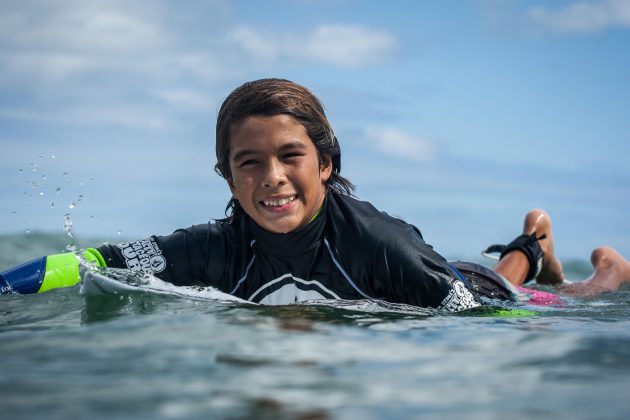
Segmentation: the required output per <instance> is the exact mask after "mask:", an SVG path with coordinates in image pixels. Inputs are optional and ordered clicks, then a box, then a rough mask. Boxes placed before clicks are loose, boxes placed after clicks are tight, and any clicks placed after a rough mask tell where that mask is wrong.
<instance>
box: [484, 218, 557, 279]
mask: <svg viewBox="0 0 630 420" xmlns="http://www.w3.org/2000/svg"><path fill="white" fill-rule="evenodd" d="M523 233H524V234H526V235H531V234H532V233H536V235H537V236H542V235H546V236H545V238H544V239H540V240H539V241H538V243H539V244H540V247H541V249H542V251H543V264H542V269H541V271H540V273H539V274H538V276H537V277H536V281H537V282H538V283H541V284H560V283H562V280H563V279H564V273H563V271H562V264H561V263H560V260H558V258H556V256H555V254H554V252H553V234H552V230H551V218H550V217H549V215H548V214H547V212H545V211H544V210H540V209H534V210H531V211H530V212H529V213H527V216H525V221H524V223H523ZM494 271H496V272H497V273H499V274H501V275H503V277H505V278H506V279H508V281H509V282H510V283H512V284H515V285H517V286H520V285H521V284H523V282H524V281H525V280H526V279H525V277H526V276H527V272H528V271H529V261H528V260H527V257H526V256H525V254H523V253H522V252H521V251H512V252H510V253H508V254H507V255H505V256H503V258H501V260H500V261H499V263H498V264H497V265H496V267H495V268H494Z"/></svg>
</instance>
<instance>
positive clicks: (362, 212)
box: [329, 193, 422, 243]
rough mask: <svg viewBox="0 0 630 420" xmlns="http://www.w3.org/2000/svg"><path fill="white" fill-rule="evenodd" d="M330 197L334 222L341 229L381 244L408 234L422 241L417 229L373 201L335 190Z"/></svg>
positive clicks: (332, 221) (331, 214) (330, 208)
mask: <svg viewBox="0 0 630 420" xmlns="http://www.w3.org/2000/svg"><path fill="white" fill-rule="evenodd" d="M329 197H330V203H329V217H330V218H331V223H332V224H334V225H335V227H336V228H338V229H341V230H342V231H348V230H350V231H354V232H353V233H354V234H355V235H359V236H361V237H366V238H375V239H378V240H379V242H381V243H382V242H386V241H387V239H388V238H391V239H392V240H399V239H401V238H402V237H406V236H409V237H413V238H414V239H420V240H422V234H421V233H420V230H419V229H418V228H416V227H415V226H413V225H411V224H409V223H407V222H405V221H403V220H401V219H399V218H396V217H393V216H390V215H389V214H387V213H386V212H384V211H380V210H378V209H377V208H376V207H374V205H372V204H371V203H370V202H367V201H361V200H358V199H356V198H354V197H349V196H346V195H341V194H335V193H331V194H330V195H329Z"/></svg>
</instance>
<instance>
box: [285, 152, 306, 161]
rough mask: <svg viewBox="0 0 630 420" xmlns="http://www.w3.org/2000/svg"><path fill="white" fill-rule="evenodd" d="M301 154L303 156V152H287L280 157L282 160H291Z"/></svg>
mask: <svg viewBox="0 0 630 420" xmlns="http://www.w3.org/2000/svg"><path fill="white" fill-rule="evenodd" d="M302 156H303V153H300V152H289V153H285V154H284V155H282V158H283V159H284V160H289V161H291V160H295V159H297V158H300V157H302Z"/></svg>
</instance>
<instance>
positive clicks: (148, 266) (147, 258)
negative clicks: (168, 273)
mask: <svg viewBox="0 0 630 420" xmlns="http://www.w3.org/2000/svg"><path fill="white" fill-rule="evenodd" d="M117 246H118V248H120V249H121V253H122V256H123V258H124V259H125V264H126V265H127V268H129V269H130V270H131V271H142V272H144V273H149V274H156V273H161V272H162V271H164V269H165V268H166V258H164V256H163V255H162V250H161V249H160V247H158V245H157V243H156V242H155V240H153V238H149V239H142V240H139V241H133V242H125V243H122V244H118V245H117Z"/></svg>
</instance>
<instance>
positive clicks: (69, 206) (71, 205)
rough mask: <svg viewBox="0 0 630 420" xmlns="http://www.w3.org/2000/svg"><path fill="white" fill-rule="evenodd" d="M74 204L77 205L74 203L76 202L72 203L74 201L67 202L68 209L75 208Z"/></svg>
mask: <svg viewBox="0 0 630 420" xmlns="http://www.w3.org/2000/svg"><path fill="white" fill-rule="evenodd" d="M76 206H77V205H76V203H74V202H72V203H70V204H68V208H69V209H73V208H75V207H76Z"/></svg>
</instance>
